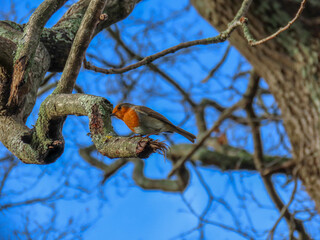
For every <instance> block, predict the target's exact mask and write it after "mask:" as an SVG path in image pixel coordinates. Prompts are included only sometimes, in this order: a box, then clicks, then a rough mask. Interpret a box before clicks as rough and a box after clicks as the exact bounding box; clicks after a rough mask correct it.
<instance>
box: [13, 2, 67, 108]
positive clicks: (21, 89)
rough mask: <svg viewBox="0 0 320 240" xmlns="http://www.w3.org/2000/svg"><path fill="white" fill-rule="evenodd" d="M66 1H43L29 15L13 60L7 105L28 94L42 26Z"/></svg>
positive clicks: (19, 101)
mask: <svg viewBox="0 0 320 240" xmlns="http://www.w3.org/2000/svg"><path fill="white" fill-rule="evenodd" d="M66 1H67V0H45V1H44V2H43V3H41V4H40V6H39V7H38V8H37V9H36V10H35V11H34V13H33V14H32V15H31V17H30V20H29V22H28V23H27V25H26V27H25V29H24V34H23V37H22V38H21V39H20V41H19V44H18V46H17V51H16V55H15V58H14V67H13V69H14V70H13V78H12V83H11V90H10V96H9V99H8V105H11V103H15V104H17V105H19V103H21V101H23V98H24V95H25V94H27V93H28V89H29V88H30V86H29V85H30V84H32V81H31V80H30V79H29V77H30V76H29V74H28V72H29V71H30V68H31V65H32V61H33V57H34V55H35V52H36V49H37V47H38V44H39V41H40V35H41V32H42V30H43V28H44V25H45V24H46V23H47V21H48V20H49V19H50V18H51V16H52V15H53V14H54V13H55V12H56V11H57V10H58V9H59V8H60V7H62V6H63V4H64V3H65V2H66Z"/></svg>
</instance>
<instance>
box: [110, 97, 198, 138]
mask: <svg viewBox="0 0 320 240" xmlns="http://www.w3.org/2000/svg"><path fill="white" fill-rule="evenodd" d="M111 116H115V117H117V118H119V119H121V120H122V121H124V123H125V124H126V125H127V126H128V127H129V128H130V130H131V131H132V132H134V133H136V134H140V135H147V136H150V135H157V134H159V133H162V132H170V133H172V132H176V133H179V134H180V135H182V136H184V137H185V138H187V139H188V140H189V141H191V142H194V140H195V139H196V136H194V135H193V134H192V133H189V132H187V131H185V130H183V129H182V128H179V127H177V126H175V125H174V124H173V123H172V122H170V121H169V120H168V119H167V118H166V117H164V116H162V115H161V114H160V113H158V112H156V111H154V110H152V109H151V108H148V107H145V106H137V105H133V104H130V103H121V104H118V105H117V106H116V107H115V108H114V109H113V111H112V114H111Z"/></svg>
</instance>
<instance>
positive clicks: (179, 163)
mask: <svg viewBox="0 0 320 240" xmlns="http://www.w3.org/2000/svg"><path fill="white" fill-rule="evenodd" d="M244 104H245V101H244V99H241V100H240V101H238V102H237V103H235V104H234V105H233V106H231V107H230V108H227V109H226V110H225V111H224V112H222V113H221V115H220V117H219V118H218V120H217V121H216V122H215V123H214V124H213V126H212V127H211V128H210V129H209V130H208V131H207V132H206V134H205V135H204V136H203V137H202V138H201V139H200V141H199V142H198V143H197V144H195V145H194V148H193V149H191V151H189V152H188V153H187V154H186V155H185V156H184V157H182V158H181V159H180V160H178V161H177V163H176V164H175V165H174V166H173V168H172V169H171V171H170V173H169V174H168V178H170V177H172V176H173V175H174V174H175V172H176V171H177V169H179V168H180V167H181V166H182V165H183V164H184V162H185V161H187V160H188V159H189V158H190V157H191V156H192V155H193V154H194V153H195V152H196V151H197V150H198V149H199V148H200V147H201V146H202V145H203V143H204V142H205V141H206V140H207V138H209V137H210V135H211V133H212V132H213V131H214V130H215V129H217V127H219V126H220V124H221V123H222V122H223V121H224V120H225V119H226V118H228V117H229V116H230V115H231V114H232V113H233V112H234V111H235V110H237V109H238V108H241V107H243V106H244Z"/></svg>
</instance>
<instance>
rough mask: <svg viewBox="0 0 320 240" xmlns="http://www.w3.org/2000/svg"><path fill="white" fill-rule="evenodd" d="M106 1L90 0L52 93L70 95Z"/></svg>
mask: <svg viewBox="0 0 320 240" xmlns="http://www.w3.org/2000/svg"><path fill="white" fill-rule="evenodd" d="M105 3H106V0H92V1H91V2H90V4H89V6H88V9H87V11H86V13H85V14H84V17H83V19H82V22H81V25H80V27H79V30H78V32H77V34H76V37H75V39H74V42H73V44H72V47H71V50H70V54H69V57H68V60H67V62H66V66H65V68H64V70H63V73H62V76H61V79H60V81H59V82H58V86H57V88H56V89H55V91H54V93H71V92H72V90H73V87H74V84H75V82H76V79H77V76H78V74H79V72H80V68H81V64H82V61H83V58H84V54H85V52H86V50H87V48H88V46H89V43H90V41H91V39H92V37H93V34H94V31H95V29H96V26H97V24H98V22H99V19H100V16H101V13H102V10H103V9H104V6H105Z"/></svg>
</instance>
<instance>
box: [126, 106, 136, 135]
mask: <svg viewBox="0 0 320 240" xmlns="http://www.w3.org/2000/svg"><path fill="white" fill-rule="evenodd" d="M122 120H123V121H124V122H125V124H126V125H127V126H128V128H130V130H131V131H132V132H135V130H134V129H135V128H136V127H138V126H139V116H138V114H137V113H136V112H135V110H133V109H130V110H128V111H127V112H126V113H125V115H124V116H123V119H122Z"/></svg>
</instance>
